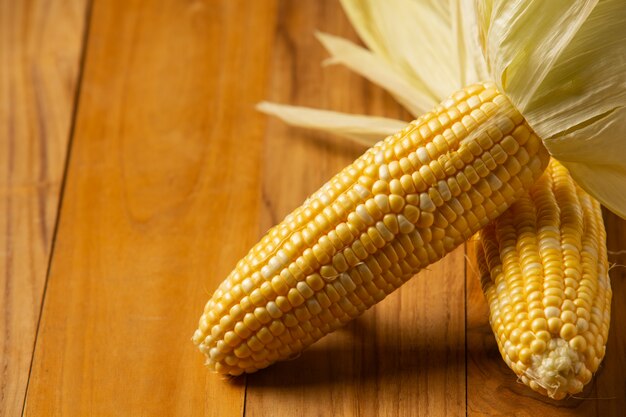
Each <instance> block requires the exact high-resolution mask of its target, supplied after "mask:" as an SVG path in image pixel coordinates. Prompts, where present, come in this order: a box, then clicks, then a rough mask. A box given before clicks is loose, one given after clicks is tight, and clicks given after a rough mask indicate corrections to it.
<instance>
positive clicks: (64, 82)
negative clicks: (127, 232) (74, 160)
mask: <svg viewBox="0 0 626 417" xmlns="http://www.w3.org/2000/svg"><path fill="white" fill-rule="evenodd" d="M86 6H87V2H86V1H84V0H67V1H64V0H59V1H37V0H32V1H31V0H25V1H1V2H0V138H1V139H0V213H2V221H0V236H2V238H1V239H0V253H2V256H0V318H1V320H0V340H1V342H0V416H16V415H20V414H21V412H22V406H23V403H24V394H25V392H26V385H27V381H28V374H29V370H30V364H31V360H32V354H33V346H34V341H35V334H36V329H37V322H38V320H39V313H40V309H41V300H42V294H43V291H44V283H45V278H46V272H47V268H48V259H49V255H50V248H51V244H52V239H53V231H54V226H55V221H56V215H57V207H58V201H59V193H60V189H61V178H62V175H63V167H64V163H65V156H66V152H67V144H68V138H69V135H70V125H71V120H72V113H73V109H74V98H75V92H76V88H77V80H78V77H79V63H80V56H81V49H82V40H83V36H82V34H83V30H84V25H85V17H86V13H85V12H86Z"/></svg>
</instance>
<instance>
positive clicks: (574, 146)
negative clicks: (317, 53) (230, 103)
mask: <svg viewBox="0 0 626 417" xmlns="http://www.w3.org/2000/svg"><path fill="white" fill-rule="evenodd" d="M341 3H342V5H343V7H344V10H345V11H346V14H347V15H348V18H349V19H350V21H351V23H352V24H353V26H354V28H355V30H356V31H357V33H358V34H359V36H360V37H361V39H362V40H363V42H364V43H365V45H366V46H367V48H368V49H365V48H362V47H359V46H357V45H355V44H354V43H352V42H350V41H347V40H344V39H341V38H337V37H334V36H332V35H324V34H321V35H319V38H320V40H321V41H322V43H323V44H324V46H325V47H326V48H327V49H328V50H329V52H330V53H331V57H332V59H331V60H330V62H331V63H340V64H343V65H345V66H347V67H349V68H351V69H352V70H354V71H356V72H358V73H360V74H361V75H363V76H365V77H366V78H368V79H369V80H370V81H372V82H374V83H376V84H378V85H380V86H381V87H383V88H385V89H387V90H388V91H389V92H390V93H391V94H392V95H393V96H394V97H395V98H396V99H397V100H398V101H399V102H400V103H401V104H402V105H403V106H405V107H406V108H407V109H408V110H409V111H410V112H411V113H412V114H414V115H416V116H417V115H418V114H420V113H422V112H424V111H426V110H428V109H430V108H431V107H432V105H433V104H435V103H436V102H438V101H439V100H440V99H441V98H443V97H446V96H447V95H449V94H450V93H452V92H453V91H455V90H457V89H458V88H460V87H462V86H463V85H467V84H470V83H472V82H477V81H481V80H485V79H489V80H492V81H494V82H495V83H496V84H497V85H498V86H499V88H500V89H501V90H502V91H503V92H504V93H505V94H506V95H507V96H508V97H509V98H510V99H511V101H512V102H513V103H514V104H515V105H516V107H517V108H518V109H519V110H520V111H521V113H522V114H523V115H524V117H525V118H526V120H527V121H528V123H529V124H530V125H531V126H532V127H533V129H534V130H535V131H536V132H537V133H538V134H539V136H540V137H541V138H542V139H543V141H544V144H545V146H546V147H547V148H548V150H549V151H550V153H551V154H552V156H554V157H555V158H556V159H558V160H559V161H561V162H562V163H563V164H564V165H565V166H566V167H567V168H568V169H569V170H570V173H571V174H572V176H573V177H574V178H575V179H576V181H577V182H578V183H579V184H580V186H581V187H583V188H584V189H585V190H586V191H587V192H588V193H590V194H591V195H593V196H594V197H596V198H597V199H598V200H600V201H601V202H602V203H603V204H604V205H605V206H607V207H608V208H609V209H610V210H612V211H614V212H615V213H617V214H618V215H620V216H622V217H624V218H626V110H624V108H625V107H626V1H624V0H550V1H547V0H449V1H448V2H445V1H441V0H386V1H378V0H341ZM269 109H271V110H272V111H271V113H272V114H274V115H280V116H281V117H282V118H283V119H284V120H286V121H287V122H289V123H292V124H295V125H306V127H309V128H321V129H324V130H327V131H333V132H335V133H337V134H340V135H343V136H346V137H350V138H352V139H354V138H355V137H358V138H359V139H363V140H365V141H366V142H367V141H370V140H372V138H377V139H382V138H384V135H382V133H383V132H387V129H388V128H390V127H391V126H393V125H394V122H393V121H390V120H389V119H383V120H380V126H377V122H375V121H373V120H372V123H369V122H365V121H364V118H363V117H364V116H358V117H357V118H355V119H347V118H346V119H342V117H340V115H338V114H337V113H334V112H333V113H328V114H327V116H328V117H329V120H328V121H323V120H321V118H320V117H324V115H323V114H321V113H316V114H313V113H311V109H298V108H295V107H289V108H283V109H282V110H284V111H285V112H283V111H281V109H280V108H278V107H268V106H263V107H262V110H269ZM286 111H288V113H289V114H287V113H286ZM312 115H314V116H315V117H312V118H311V116H312ZM342 120H343V121H342ZM348 121H350V123H348ZM359 121H363V125H362V128H360V129H359V128H358V126H356V125H354V124H351V123H352V122H357V123H358V122H359ZM341 123H344V124H349V125H350V128H346V127H345V126H343V127H341V128H336V127H337V125H341ZM379 134H380V136H378V135H379ZM374 140H375V139H374Z"/></svg>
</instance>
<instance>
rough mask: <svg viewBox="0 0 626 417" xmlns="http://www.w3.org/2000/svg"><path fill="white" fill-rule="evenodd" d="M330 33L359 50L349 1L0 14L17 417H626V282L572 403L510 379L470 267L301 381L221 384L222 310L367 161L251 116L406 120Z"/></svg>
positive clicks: (380, 317)
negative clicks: (275, 109)
mask: <svg viewBox="0 0 626 417" xmlns="http://www.w3.org/2000/svg"><path fill="white" fill-rule="evenodd" d="M314 30H323V31H326V32H330V33H333V34H337V35H341V36H345V37H348V38H351V39H354V40H356V36H355V34H354V32H353V30H352V29H351V28H350V26H349V24H348V22H347V20H346V17H345V16H344V14H343V12H342V11H341V9H340V7H339V4H338V2H337V1H336V0H324V1H320V0H282V1H281V0H221V1H218V0H204V1H202V0H153V1H147V0H92V1H89V0H19V1H18V0H15V1H14V0H0V192H1V194H0V212H1V213H2V217H0V249H1V250H2V252H1V255H0V318H1V320H0V336H1V337H2V339H1V343H0V415H3V416H19V415H21V414H24V415H28V416H60V415H63V416H88V415H94V416H100V415H120V416H121V415H123V416H166V415H179V416H191V415H194V416H200V415H210V416H219V417H224V416H226V417H229V416H243V415H245V416H250V417H253V416H396V415H399V416H463V415H468V416H498V415H502V416H505V415H508V416H511V415H516V416H533V417H536V416H548V415H549V416H566V415H576V416H603V417H605V416H623V415H624V414H625V413H626V412H625V411H624V410H626V357H625V355H626V329H624V325H623V321H624V319H626V303H624V302H623V300H626V268H624V267H621V266H616V267H615V268H614V269H612V270H611V277H612V280H613V289H614V303H613V324H612V330H611V334H610V340H609V346H608V354H607V357H606V359H605V361H604V365H603V366H602V368H601V370H600V371H599V373H598V374H597V376H596V378H595V379H594V382H593V383H592V385H591V386H590V388H589V389H588V390H587V391H586V392H585V393H584V395H582V396H580V397H579V398H570V399H569V400H567V401H563V402H558V403H557V402H553V401H550V400H547V399H545V398H542V397H540V396H538V395H536V394H534V393H532V392H531V391H529V390H528V389H527V388H526V387H525V386H523V385H521V384H519V383H517V382H516V379H515V376H514V375H513V373H512V372H511V371H509V369H508V368H507V367H506V366H505V364H504V362H503V361H502V360H501V359H500V357H499V354H498V351H497V349H496V346H495V341H494V338H493V336H492V334H491V332H490V330H489V327H488V323H487V310H486V305H485V302H484V299H483V296H482V293H481V291H480V289H479V286H478V282H477V280H476V277H475V276H474V272H473V271H474V268H473V266H472V265H471V264H466V262H465V256H464V248H459V249H458V250H457V251H455V252H454V253H453V254H451V255H450V256H448V257H447V258H446V259H444V260H443V261H442V262H439V263H438V264H436V265H434V266H432V268H430V270H429V271H424V272H423V273H421V274H419V275H418V276H417V277H416V278H414V279H413V280H412V281H411V282H409V283H408V284H407V285H406V286H405V287H404V288H402V289H401V290H400V291H398V292H397V293H395V294H393V295H392V296H390V297H389V298H388V299H387V300H386V301H384V302H383V303H382V304H381V305H379V306H377V307H375V308H374V309H372V310H370V311H368V312H367V313H366V314H364V315H363V316H362V317H361V318H359V319H358V320H356V321H355V322H353V323H352V324H350V325H348V326H347V327H345V329H343V330H341V331H339V332H337V333H335V334H333V335H331V336H329V337H326V338H325V339H324V340H322V341H321V342H320V343H318V344H316V345H315V346H313V347H312V348H311V349H309V350H308V351H306V352H305V353H304V354H302V356H301V357H299V358H297V359H295V360H293V361H290V362H286V363H280V364H278V365H276V366H273V367H271V368H269V369H267V370H264V371H261V372H258V373H256V374H253V375H250V376H248V377H240V378H237V379H234V380H226V379H224V378H221V377H219V376H217V375H213V374H210V373H208V372H207V371H206V370H205V368H204V367H203V365H202V363H203V358H202V356H201V355H200V354H199V353H198V352H197V351H196V349H195V347H194V346H193V345H192V343H191V342H190V337H191V335H192V333H193V331H194V329H195V326H196V323H197V319H198V317H199V314H200V312H201V310H202V307H203V305H204V302H205V301H206V299H207V297H208V296H209V294H210V293H211V292H212V291H213V289H214V288H215V287H216V285H217V284H218V283H219V281H221V279H222V278H223V277H225V276H226V274H227V273H228V271H229V270H230V269H231V267H232V266H233V265H234V263H235V262H236V260H237V259H238V258H240V257H241V256H242V255H243V254H244V253H245V252H246V251H247V249H248V248H249V247H250V246H251V245H252V244H253V243H254V242H255V241H256V240H257V239H258V238H259V237H260V236H261V234H262V233H263V232H264V231H265V230H266V229H267V228H268V227H269V226H270V225H272V224H273V223H276V222H278V221H279V220H280V219H281V218H282V216H284V215H285V214H286V213H287V212H288V211H290V210H291V209H292V208H294V207H295V206H297V205H299V203H300V202H301V201H302V200H303V199H304V198H305V197H306V196H307V195H308V194H309V193H310V192H312V191H314V190H315V189H317V187H318V186H320V185H321V184H322V183H323V182H324V181H325V180H327V179H328V178H330V177H331V176H332V174H334V173H335V172H336V171H338V170H339V169H340V168H341V167H343V166H344V165H346V164H348V163H349V162H350V161H351V160H352V159H354V158H355V157H356V156H357V155H358V153H359V150H358V149H357V148H354V147H352V145H348V144H345V143H343V144H342V143H338V142H336V141H335V140H334V139H332V138H330V137H328V136H325V135H321V134H317V133H311V132H305V131H302V130H298V129H291V128H288V127H286V126H285V125H283V124H281V123H280V122H278V121H276V120H268V119H267V118H265V117H264V116H262V115H260V114H259V113H257V112H256V111H255V110H254V105H255V103H257V102H259V101H260V100H263V99H270V100H274V101H278V102H284V103H292V104H302V105H310V106H315V107H321V108H331V109H336V110H341V111H349V112H357V113H368V114H377V115H384V116H389V117H408V116H407V115H406V114H405V113H404V112H403V111H402V109H401V108H400V107H399V106H398V105H397V104H395V103H394V101H393V100H392V99H391V98H390V97H389V96H388V95H387V94H385V93H384V92H382V91H381V90H380V89H378V88H376V87H374V86H372V85H371V84H369V83H368V82H366V81H364V80H363V79H361V78H359V77H358V76H355V75H353V74H351V73H350V72H348V71H347V70H345V69H343V68H339V67H330V68H322V67H321V66H320V63H321V61H322V60H323V59H324V58H325V57H326V54H325V53H324V51H323V50H322V48H321V46H320V45H319V44H318V43H317V42H316V41H315V39H314V38H313V35H312V34H313V31H314ZM606 224H607V227H608V235H609V246H610V249H611V250H613V251H620V250H623V249H625V248H626V222H624V221H621V220H619V219H617V218H616V217H615V216H613V215H611V214H608V213H607V216H606ZM610 260H611V262H615V263H617V264H622V265H623V264H626V256H625V255H623V254H622V255H619V254H615V255H612V256H611V258H610Z"/></svg>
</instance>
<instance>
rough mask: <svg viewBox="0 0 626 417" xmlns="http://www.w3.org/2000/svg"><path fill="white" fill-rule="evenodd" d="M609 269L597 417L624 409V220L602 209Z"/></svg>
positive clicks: (625, 367) (625, 318)
mask: <svg viewBox="0 0 626 417" xmlns="http://www.w3.org/2000/svg"><path fill="white" fill-rule="evenodd" d="M603 215H604V224H605V226H606V233H607V249H608V251H609V264H610V265H611V269H610V272H609V276H610V277H611V288H612V289H613V302H612V305H611V328H610V330H609V340H608V342H607V347H606V352H607V353H606V357H605V358H604V361H603V363H602V365H601V366H600V370H599V371H598V373H597V374H596V381H595V383H596V386H597V393H598V395H597V397H598V399H597V404H598V405H597V413H598V416H599V417H605V416H607V417H612V416H623V415H624V410H626V377H624V375H626V331H624V330H625V329H626V328H625V327H624V324H623V323H624V322H625V321H626V303H624V300H626V220H624V219H620V218H619V217H617V216H616V215H615V214H613V213H611V212H609V211H608V210H604V212H603Z"/></svg>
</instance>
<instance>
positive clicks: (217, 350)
mask: <svg viewBox="0 0 626 417" xmlns="http://www.w3.org/2000/svg"><path fill="white" fill-rule="evenodd" d="M548 158H549V157H548V153H547V151H546V150H545V148H544V147H543V145H542V143H541V140H540V139H539V138H538V137H537V136H536V135H535V134H534V133H533V132H532V130H531V128H530V127H529V126H528V124H527V123H526V122H525V120H524V118H523V117H522V115H521V114H520V113H519V112H518V111H517V110H516V109H515V108H514V107H513V106H512V105H511V103H510V102H509V101H508V99H507V98H506V97H505V96H504V95H502V94H501V93H499V92H498V91H497V89H496V88H495V86H494V85H493V84H490V83H482V84H476V85H472V86H469V87H467V88H465V89H463V90H460V91H459V92H457V93H455V94H454V95H453V96H452V97H450V98H449V99H448V100H446V101H444V102H443V103H442V105H440V106H438V107H437V108H436V109H435V110H434V111H433V112H431V113H428V114H426V115H424V116H422V117H420V118H419V119H417V120H416V121H414V122H412V123H411V124H409V125H408V126H407V128H406V129H404V130H403V131H401V132H399V133H398V134H396V135H393V136H390V137H388V138H387V139H385V140H384V141H382V142H379V143H378V144H377V145H375V146H374V147H372V148H371V149H369V150H368V151H367V152H365V154H364V155H363V156H361V157H360V158H359V159H357V160H356V161H355V162H354V163H353V164H352V165H350V166H348V167H347V168H345V169H344V170H343V171H342V172H340V173H339V174H337V175H336V176H335V177H334V178H332V179H331V180H330V181H329V182H328V183H327V184H326V185H324V186H323V187H322V188H321V189H320V190H319V191H318V192H316V193H315V194H313V195H312V196H311V197H310V198H309V199H307V201H305V203H304V204H303V206H301V207H300V208H298V209H296V210H295V211H294V212H293V213H291V214H290V215H288V216H287V218H286V219H285V220H284V221H283V222H282V223H281V224H279V225H277V226H276V227H274V228H272V229H271V230H270V231H269V232H268V234H267V235H266V236H265V237H264V238H263V239H262V240H261V241H260V242H259V243H258V244H257V245H256V246H254V247H253V248H252V250H251V251H250V252H249V253H248V255H246V257H244V258H243V259H242V260H241V261H240V262H239V263H238V264H237V267H236V268H235V270H234V271H233V272H232V273H231V274H230V275H229V276H228V277H227V279H226V280H225V281H224V282H223V283H222V284H221V285H220V286H219V288H218V289H217V290H216V291H215V293H214V294H213V297H212V298H211V299H210V300H209V302H208V303H207V305H206V307H205V311H204V314H203V315H202V317H201V319H200V323H199V328H198V330H197V331H196V333H195V334H194V337H193V341H194V342H195V343H196V344H197V345H199V348H200V350H201V351H202V352H204V353H205V354H206V356H207V359H208V360H207V364H208V366H209V368H210V369H213V370H215V371H217V372H220V373H225V374H231V375H238V374H241V373H242V372H253V371H255V370H258V369H261V368H263V367H266V366H268V365H270V364H271V363H273V362H275V361H277V360H281V359H286V358H289V357H290V356H292V355H294V354H297V353H298V352H300V351H301V350H302V349H304V348H305V347H306V346H308V345H310V344H312V343H313V342H315V341H316V340H318V339H319V338H321V337H322V336H324V335H325V334H327V333H329V332H331V331H333V330H335V329H336V328H337V327H339V326H341V325H342V324H344V323H345V322H347V321H349V320H351V319H352V318H354V317H356V316H357V315H359V314H361V313H362V312H363V311H365V310H366V309H367V308H369V307H371V306H372V305H374V304H375V303H377V302H379V301H380V300H382V299H383V298H385V296H386V295H387V294H389V293H391V292H392V291H394V290H395V289H396V288H398V287H399V286H401V285H402V284H403V283H404V282H405V281H406V280H407V279H409V278H410V277H412V276H413V275H414V274H415V273H416V272H418V271H419V270H420V269H421V268H424V267H426V266H427V265H429V264H431V263H433V262H435V261H437V260H438V259H440V258H442V257H443V256H444V255H446V254H447V253H449V252H450V251H452V250H453V249H454V248H455V247H457V246H458V245H460V244H461V243H463V242H465V241H466V240H467V239H468V238H469V237H471V236H472V235H473V234H474V233H476V232H477V231H478V230H480V229H481V228H482V227H484V226H485V225H486V224H488V223H489V222H490V221H491V220H493V219H495V218H496V217H497V216H498V215H500V214H501V213H503V212H504V211H505V210H506V209H507V208H508V207H509V206H510V204H511V203H512V202H513V201H515V199H516V198H518V197H519V196H520V195H521V194H522V193H523V192H524V190H525V189H528V188H529V187H530V186H531V185H532V184H533V183H534V182H535V180H536V179H537V178H538V177H539V176H540V174H541V173H542V172H543V170H544V169H545V167H546V165H547V163H548Z"/></svg>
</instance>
